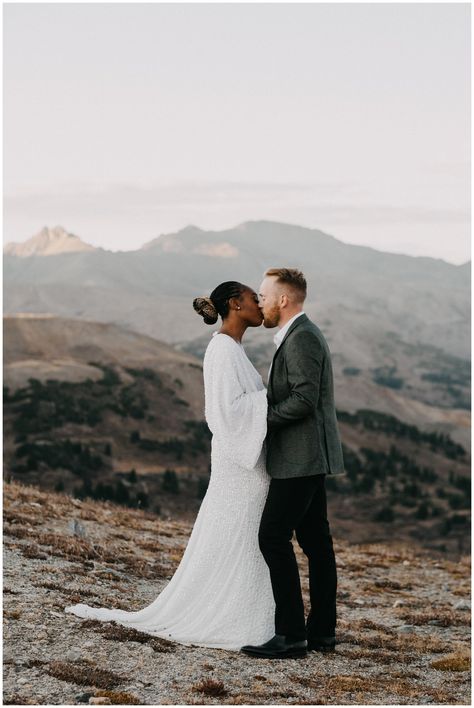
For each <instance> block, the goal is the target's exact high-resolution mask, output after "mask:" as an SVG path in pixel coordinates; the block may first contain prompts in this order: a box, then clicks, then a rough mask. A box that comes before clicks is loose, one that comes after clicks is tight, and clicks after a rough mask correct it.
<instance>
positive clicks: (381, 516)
mask: <svg viewBox="0 0 474 708" xmlns="http://www.w3.org/2000/svg"><path fill="white" fill-rule="evenodd" d="M394 520H395V514H394V512H393V509H392V507H390V506H384V507H382V508H381V509H380V511H379V512H377V514H375V516H374V521H383V522H385V523H390V522H391V521H394Z"/></svg>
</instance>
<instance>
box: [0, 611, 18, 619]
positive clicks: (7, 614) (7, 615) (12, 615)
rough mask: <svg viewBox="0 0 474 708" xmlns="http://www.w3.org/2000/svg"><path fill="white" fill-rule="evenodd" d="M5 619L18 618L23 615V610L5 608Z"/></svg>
mask: <svg viewBox="0 0 474 708" xmlns="http://www.w3.org/2000/svg"><path fill="white" fill-rule="evenodd" d="M3 616H4V617H5V619H12V620H17V619H20V617H21V610H3Z"/></svg>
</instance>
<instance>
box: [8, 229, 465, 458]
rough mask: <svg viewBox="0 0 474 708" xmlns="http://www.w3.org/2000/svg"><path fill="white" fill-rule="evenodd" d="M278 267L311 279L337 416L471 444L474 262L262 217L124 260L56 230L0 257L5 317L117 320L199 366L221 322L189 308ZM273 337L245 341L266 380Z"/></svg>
mask: <svg viewBox="0 0 474 708" xmlns="http://www.w3.org/2000/svg"><path fill="white" fill-rule="evenodd" d="M54 234H56V236H54ZM65 234H66V235H65ZM40 237H41V238H40ZM72 243H74V244H75V246H76V247H77V250H75V251H71V250H69V249H70V248H71V245H70V244H72ZM61 244H64V245H65V244H67V249H68V252H64V251H61ZM65 247H66V246H65ZM55 249H56V250H57V251H59V252H56V253H54V250H55ZM28 254H30V255H28ZM45 255H47V257H44V256H45ZM282 265H284V266H287V267H298V268H301V269H302V270H303V271H304V273H305V275H306V278H307V281H308V299H307V301H306V303H305V311H306V312H307V314H308V315H309V316H310V317H311V318H312V319H313V320H314V321H315V322H316V323H317V324H318V325H319V327H320V328H321V330H322V331H323V333H324V334H325V336H326V338H327V340H328V343H329V346H330V349H331V353H332V359H333V366H334V373H335V386H336V400H337V402H338V405H339V406H340V407H341V408H343V409H344V410H347V411H352V412H354V411H356V410H357V409H358V408H361V407H366V408H371V409H374V410H379V411H382V412H385V413H393V414H394V415H396V416H397V417H399V418H400V419H402V420H405V421H406V422H409V423H413V424H415V425H418V426H420V427H421V428H423V429H425V430H440V431H445V432H448V433H450V434H451V435H452V436H453V438H454V439H456V440H457V441H459V442H460V443H461V444H463V445H464V446H466V447H469V445H470V356H471V355H470V262H469V263H465V264H463V265H461V266H456V265H452V264H450V263H446V262H445V261H442V260H440V259H434V258H427V257H412V256H405V255H397V254H391V253H385V252H383V251H377V250H375V249H373V248H368V247H364V246H354V245H350V244H346V243H343V242H341V241H339V240H338V239H336V238H334V237H333V236H331V235H329V234H327V233H324V232H323V231H320V230H317V229H308V228H303V227H300V226H294V225H289V224H281V223H274V222H268V221H259V222H255V221H254V222H246V223H243V224H240V225H238V226H236V227H235V228H232V229H227V230H223V231H204V230H202V229H199V228H198V227H195V226H189V227H186V228H185V229H182V230H181V231H179V232H177V233H173V234H165V235H162V236H160V237H158V238H156V239H153V240H151V241H149V242H148V243H145V244H144V245H143V246H142V247H141V248H138V249H136V250H134V251H118V252H111V251H107V250H105V249H102V248H94V247H93V246H90V245H88V244H84V242H82V241H81V240H80V239H78V237H76V236H72V235H70V234H67V232H66V231H65V230H64V229H61V227H56V228H55V229H52V230H48V229H43V231H42V232H40V234H38V235H37V236H35V237H33V239H30V241H27V242H26V243H25V244H22V248H21V249H20V250H18V249H17V250H16V252H15V253H13V251H12V249H11V248H10V247H9V248H7V249H6V251H5V252H4V312H5V313H6V314H7V315H13V314H16V313H30V314H45V313H48V314H54V315H57V316H60V317H64V318H66V319H69V318H74V319H80V320H89V321H94V322H102V323H111V324H115V325H117V326H119V327H124V328H126V329H127V330H133V331H135V332H137V333H140V334H144V335H147V336H149V337H152V338H153V339H157V340H159V341H162V342H165V343H168V344H171V345H173V347H174V349H175V350H181V351H185V352H188V353H190V354H192V355H195V356H197V357H200V358H202V355H203V352H204V349H205V347H206V345H207V342H208V341H209V338H210V336H211V333H212V331H213V330H216V329H217V328H218V326H219V325H218V324H217V325H216V326H215V327H207V326H206V325H204V324H203V322H202V320H201V318H199V317H198V316H196V314H195V313H194V310H193V308H192V300H193V298H194V297H196V296H198V295H206V294H209V293H210V292H211V291H212V289H213V288H214V287H215V286H216V285H217V284H218V283H220V282H223V281H225V280H240V281H242V282H244V283H247V284H249V285H251V286H252V287H254V288H255V289H258V285H259V283H260V281H261V278H262V274H263V272H264V271H265V269H267V268H268V267H272V266H282ZM272 334H273V333H272V331H270V330H264V329H263V328H259V329H256V330H251V331H249V332H248V333H247V334H246V337H245V346H246V348H247V351H248V353H249V355H250V357H251V358H252V360H253V361H254V362H255V364H256V366H257V367H258V368H259V370H260V372H261V373H262V375H263V376H264V378H265V377H266V373H267V371H268V365H269V362H270V360H271V357H272V354H273V341H272Z"/></svg>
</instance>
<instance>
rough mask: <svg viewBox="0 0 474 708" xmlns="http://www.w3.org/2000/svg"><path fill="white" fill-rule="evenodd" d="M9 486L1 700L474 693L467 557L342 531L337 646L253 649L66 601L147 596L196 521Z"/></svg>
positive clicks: (400, 699)
mask: <svg viewBox="0 0 474 708" xmlns="http://www.w3.org/2000/svg"><path fill="white" fill-rule="evenodd" d="M3 495H4V496H3V499H4V522H5V526H4V544H5V551H4V652H3V661H4V686H3V691H4V703H5V704H80V703H82V704H89V703H91V704H92V703H101V702H102V703H106V704H109V703H112V704H114V703H115V704H141V705H153V704H155V705H157V704H158V705H181V704H192V705H199V704H201V705H202V704H206V705H207V704H215V705H223V704H254V705H264V704H272V705H274V704H283V705H286V704H299V705H302V704H303V705H304V704H312V705H318V704H320V705H321V704H345V705H350V704H357V705H360V704H447V705H449V704H469V703H470V616H471V613H470V595H469V593H470V559H469V558H467V557H465V558H462V559H461V560H460V561H458V562H454V561H451V560H449V559H445V560H440V559H439V558H430V556H429V555H427V554H426V553H422V552H421V551H418V550H416V549H415V548H408V547H406V546H401V545H398V544H396V543H394V544H392V545H379V544H372V545H370V544H365V545H357V546H351V545H349V544H346V543H344V544H340V543H337V544H336V553H337V560H338V569H339V603H338V612H339V623H338V645H337V649H336V651H335V652H334V653H331V654H319V653H314V652H313V653H311V654H310V655H308V657H307V658H305V659H300V660H285V661H270V660H255V659H252V658H250V657H246V656H245V655H243V654H239V653H238V652H228V651H223V650H217V649H203V648H198V647H186V646H183V645H179V644H175V643H169V642H166V641H163V640H160V639H156V638H153V637H151V636H149V635H145V634H142V633H138V632H134V631H133V630H129V629H125V628H124V627H120V626H118V625H115V624H110V623H98V622H95V621H91V620H88V621H84V620H81V619H79V618H77V617H74V616H73V615H69V614H66V613H64V611H63V609H64V607H65V606H66V605H69V604H73V603H75V602H86V603H88V604H93V605H98V606H106V607H112V606H115V607H120V608H123V609H139V608H141V607H143V606H145V605H147V604H149V603H150V602H151V601H152V600H153V599H154V598H155V597H156V595H157V593H158V592H159V591H160V590H161V589H162V588H163V587H164V585H165V584H166V582H167V580H168V579H169V578H170V577H171V575H172V574H173V572H174V570H175V569H176V567H177V565H178V563H179V560H180V558H181V556H182V553H183V550H184V548H185V545H186V541H187V538H188V536H189V533H190V529H191V526H190V525H189V523H184V522H181V521H179V520H174V519H173V520H163V519H161V518H160V517H157V516H154V515H152V514H150V513H147V512H144V511H140V510H130V509H125V508H123V507H119V506H114V505H112V504H108V503H99V502H93V501H83V502H80V501H78V500H75V499H71V498H70V497H68V496H66V495H63V494H56V493H46V492H41V491H39V490H38V489H36V488H33V487H26V486H21V485H18V484H14V483H12V484H5V485H4V492H3ZM298 559H299V561H300V563H301V575H302V579H303V584H304V591H305V593H307V573H306V569H305V565H304V559H303V557H302V555H301V554H300V553H299V551H298ZM306 600H307V597H306Z"/></svg>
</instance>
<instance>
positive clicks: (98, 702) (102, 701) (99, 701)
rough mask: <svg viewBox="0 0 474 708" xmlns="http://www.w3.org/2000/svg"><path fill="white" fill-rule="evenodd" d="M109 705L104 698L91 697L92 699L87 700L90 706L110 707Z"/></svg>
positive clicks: (107, 699) (108, 699)
mask: <svg viewBox="0 0 474 708" xmlns="http://www.w3.org/2000/svg"><path fill="white" fill-rule="evenodd" d="M111 704H112V701H111V700H110V698H107V697H106V696H92V698H89V705H90V706H110V705H111Z"/></svg>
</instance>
